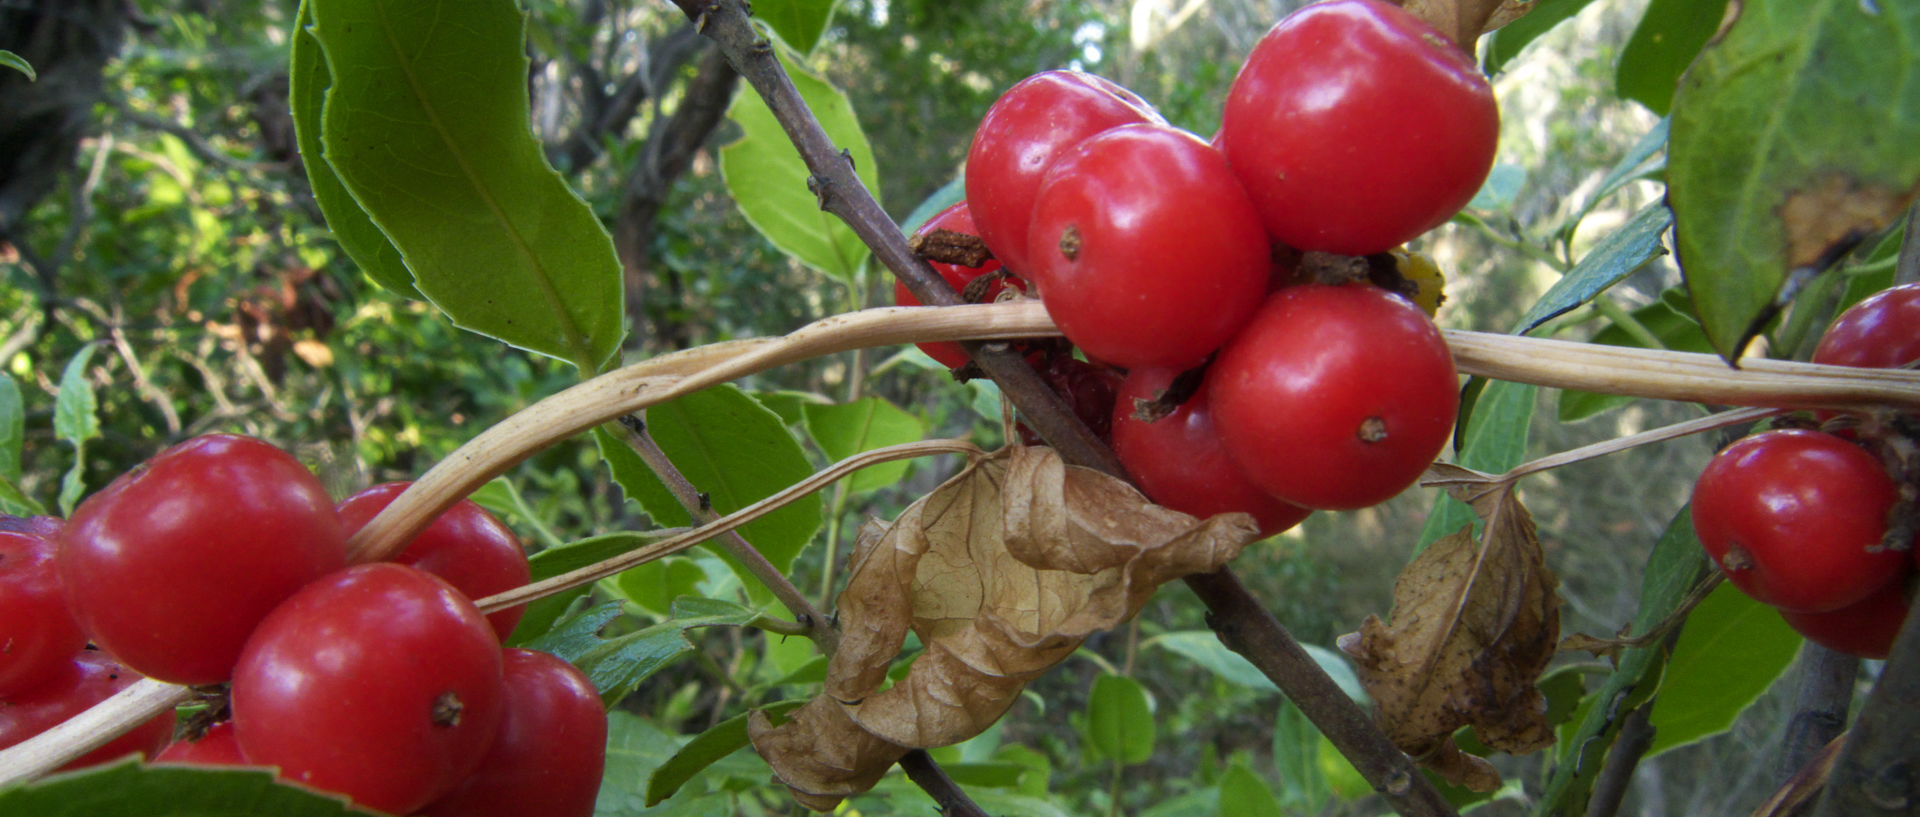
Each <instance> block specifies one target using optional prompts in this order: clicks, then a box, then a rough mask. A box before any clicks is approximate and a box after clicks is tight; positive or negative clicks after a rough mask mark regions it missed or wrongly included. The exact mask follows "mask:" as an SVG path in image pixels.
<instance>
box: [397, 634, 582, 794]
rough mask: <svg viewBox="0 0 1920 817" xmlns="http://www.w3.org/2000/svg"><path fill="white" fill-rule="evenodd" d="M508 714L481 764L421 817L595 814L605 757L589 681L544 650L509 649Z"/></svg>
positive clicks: (572, 667) (507, 678) (507, 674)
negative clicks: (595, 800)
mask: <svg viewBox="0 0 1920 817" xmlns="http://www.w3.org/2000/svg"><path fill="white" fill-rule="evenodd" d="M505 657H506V665H505V666H506V714H505V717H504V718H502V720H501V721H500V732H499V734H497V735H496V736H495V737H494V739H493V748H492V749H491V750H489V751H488V752H487V757H486V759H485V760H482V761H481V762H480V768H479V769H477V770H475V771H474V773H473V774H472V775H469V776H468V777H467V779H466V781H465V782H463V783H461V784H460V786H459V787H458V788H456V789H454V790H453V791H452V792H450V793H448V794H447V795H446V796H445V797H442V798H440V799H438V800H435V801H434V802H432V803H430V804H428V805H427V807H426V809H425V810H424V811H422V812H421V814H423V815H425V817H592V815H593V805H594V799H595V798H596V797H597V796H598V795H599V793H600V780H601V776H602V774H603V773H604V771H605V769H606V764H607V712H606V710H605V709H604V708H603V707H602V706H601V704H600V693H599V691H598V690H596V689H594V686H593V682H592V681H589V680H587V676H586V675H585V674H583V673H581V672H580V670H578V669H575V668H574V666H573V665H572V664H569V663H567V662H566V661H563V660H561V659H559V658H556V657H554V656H552V655H549V654H547V653H544V652H536V651H533V650H521V649H509V650H507V651H506V656H505Z"/></svg>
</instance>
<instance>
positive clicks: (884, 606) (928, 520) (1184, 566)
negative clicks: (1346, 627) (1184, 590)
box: [753, 446, 1259, 810]
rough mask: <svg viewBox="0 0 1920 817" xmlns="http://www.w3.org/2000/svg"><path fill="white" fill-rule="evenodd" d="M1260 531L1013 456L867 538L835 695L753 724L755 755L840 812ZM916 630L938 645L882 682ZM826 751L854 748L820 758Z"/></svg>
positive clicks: (1052, 459) (989, 463)
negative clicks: (786, 717)
mask: <svg viewBox="0 0 1920 817" xmlns="http://www.w3.org/2000/svg"><path fill="white" fill-rule="evenodd" d="M1258 536H1259V533H1258V531H1257V529H1256V527H1255V523H1254V522H1253V518H1252V517H1250V516H1247V515H1245V514H1223V515H1220V516H1216V517H1214V518H1212V519H1208V520H1199V519H1195V518H1193V517H1191V516H1188V515H1186V514H1182V513H1179V512H1176V511H1171V510H1168V509H1166V508H1162V507H1159V506H1157V505H1154V504H1152V503H1151V502H1149V501H1148V500H1147V499H1146V498H1145V497H1144V496H1142V495H1141V494H1140V493H1139V491H1137V490H1135V489H1134V488H1133V487H1132V486H1130V485H1127V484H1126V483H1125V482H1122V481H1120V480H1117V479H1114V478H1112V477H1109V476H1106V475H1104V474H1101V473H1099V472H1097V471H1092V470H1089V469H1084V468H1077V467H1071V466H1067V465H1065V464H1064V463H1062V462H1061V461H1060V458H1059V456H1058V455H1057V454H1055V453H1054V452H1053V450H1052V449H1049V448H1043V447H1024V446H1020V447H1014V448H1009V449H1004V450H1002V451H1000V452H998V453H996V454H994V455H993V456H991V457H988V458H985V459H982V460H980V461H978V462H976V463H973V464H972V465H970V466H969V467H968V468H967V469H966V470H964V471H962V472H961V473H960V474H959V475H958V476H955V477H954V478H953V479H951V480H948V481H947V482H946V483H945V484H943V485H941V486H940V487H939V488H937V489H935V490H934V492H933V493H931V494H929V495H927V496H926V497H924V498H922V499H921V500H920V501H918V502H915V503H914V504H913V505H912V506H910V507H908V509H907V510H906V511H905V512H904V513H902V514H901V515H900V518H899V519H898V520H896V521H895V522H894V523H893V524H891V525H882V524H879V523H869V524H868V525H867V527H866V528H864V529H863V530H862V531H861V533H860V537H859V542H858V544H857V545H856V549H855V553H854V562H853V569H852V573H851V576H850V577H849V579H848V583H847V589H846V590H845V591H844V592H843V593H842V594H841V596H840V606H839V610H840V622H841V626H842V627H843V628H844V634H843V637H842V640H841V642H840V647H839V649H838V650H837V651H836V652H835V653H834V655H833V656H832V660H831V663H830V664H829V667H828V673H827V682H826V689H825V694H824V695H823V696H822V697H820V698H816V699H815V700H813V701H811V702H809V703H808V704H807V705H806V706H805V707H802V708H801V709H800V710H798V711H797V712H796V713H795V714H796V716H797V717H796V718H795V719H794V720H793V721H790V722H788V723H786V724H782V725H780V726H773V725H771V724H770V723H758V722H757V723H756V724H755V727H754V730H753V743H754V747H755V748H756V749H757V750H759V752H760V754H761V756H762V757H765V758H766V759H767V761H768V763H769V764H770V765H772V766H773V769H774V773H775V774H776V775H778V776H779V777H780V779H781V780H783V781H785V782H786V783H787V784H788V785H789V786H791V787H792V788H793V789H794V791H795V794H796V796H797V797H799V798H800V800H801V802H802V803H804V804H806V805H808V806H809V807H812V808H816V809H823V810H824V809H825V808H830V807H832V805H833V803H834V802H836V801H837V800H838V799H839V798H841V797H845V796H847V795H849V794H854V793H858V792H859V791H864V790H865V786H870V785H872V782H873V781H874V780H877V779H878V778H879V776H880V775H882V774H884V773H885V772H886V769H887V767H888V766H890V765H892V763H893V762H894V761H895V760H897V759H898V758H899V756H900V754H904V753H905V752H906V751H907V750H908V749H913V748H922V747H934V746H946V745H950V744H953V743H958V742H960V741H963V740H966V739H967V738H970V737H973V736H975V735H978V734H980V733H981V732H983V731H985V730H986V729H987V727H989V726H992V725H993V723H994V722H995V721H996V720H998V719H999V718H1000V716H1001V715H1002V714H1004V713H1005V712H1006V710H1007V708H1008V707H1010V706H1012V705H1013V703H1014V701H1016V700H1017V699H1018V698H1019V695H1020V691H1021V690H1022V689H1023V688H1024V687H1025V686H1026V684H1027V682H1028V681H1030V680H1032V679H1033V678H1035V677H1037V676H1039V675H1040V674H1041V673H1044V672H1046V671H1047V670H1048V669H1049V668H1051V667H1052V666H1053V665H1055V664H1058V663H1059V662H1060V661H1062V660H1064V659H1065V658H1066V657H1067V656H1068V655H1070V654H1072V652H1073V651H1074V650H1075V649H1077V648H1078V647H1079V646H1080V643H1081V642H1082V641H1084V640H1085V639H1086V637H1087V636H1088V635H1090V634H1092V633H1093V632H1096V631H1098V630H1103V629H1108V628H1112V627H1114V626H1117V625H1119V624H1121V623H1123V622H1125V621H1126V620H1127V619H1129V618H1132V617H1133V616H1134V614H1136V613H1138V612H1139V611H1140V608H1141V607H1142V606H1143V605H1145V604H1146V602H1147V599H1148V598H1150V597H1151V596H1152V595H1153V592H1154V590H1155V589H1156V588H1158V587H1159V586H1160V585H1161V584H1164V583H1166V582H1168V581H1171V580H1173V579H1177V578H1180V577H1182V576H1186V575H1189V574H1193V573H1202V572H1209V571H1213V570H1218V569H1219V568H1221V567H1222V566H1224V565H1225V564H1226V563H1227V562H1228V561H1230V560H1231V559H1232V558H1233V557H1234V556H1236V555H1238V554H1239V552H1240V549H1241V548H1243V547H1245V546H1246V544H1247V543H1249V542H1252V541H1254V540H1255V539H1257V538H1258ZM909 631H912V632H914V633H916V634H918V635H919V636H920V640H921V642H922V643H923V644H924V645H925V646H926V650H925V652H924V653H922V654H921V655H920V657H919V658H918V659H917V660H916V661H915V662H914V664H913V667H912V668H911V669H910V670H909V671H908V673H907V675H906V677H904V678H902V679H900V681H899V682H897V683H895V684H894V685H892V686H891V687H883V685H884V684H885V681H886V677H887V669H888V667H889V666H891V665H892V663H893V661H894V659H895V658H897V657H898V655H899V652H900V649H901V646H902V645H903V644H904V643H905V641H906V636H907V633H908V632H909ZM821 709H833V710H834V711H835V712H836V713H838V714H837V715H836V716H834V717H828V716H826V715H825V714H824V713H823V712H819V711H817V710H821ZM810 710H811V711H810ZM763 727H764V728H763ZM849 730H851V731H849ZM855 733H857V735H856V734H855ZM862 741H864V742H865V743H862ZM826 746H836V747H843V748H844V747H856V748H846V749H845V750H844V751H838V752H837V753H836V754H834V755H833V756H831V757H830V758H828V759H827V760H825V761H822V760H820V759H817V758H814V757H810V756H809V753H812V752H815V751H818V749H819V747H826ZM883 746H884V747H891V749H888V750H886V751H880V750H878V749H877V747H883ZM896 750H897V751H896ZM890 753H891V754H890ZM855 761H858V763H856V762H855ZM862 764H864V765H862ZM862 784H864V785H862Z"/></svg>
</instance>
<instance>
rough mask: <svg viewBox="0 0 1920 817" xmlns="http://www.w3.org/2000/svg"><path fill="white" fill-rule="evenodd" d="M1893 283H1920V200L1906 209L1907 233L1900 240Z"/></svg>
mask: <svg viewBox="0 0 1920 817" xmlns="http://www.w3.org/2000/svg"><path fill="white" fill-rule="evenodd" d="M1893 283H1894V284H1895V285H1899V284H1912V283H1920V202H1916V203H1915V204H1914V205H1913V206H1912V207H1909V208H1908V209H1907V235H1906V238H1903V239H1901V240H1900V260H1899V263H1898V264H1896V265H1895V266H1894V268H1893Z"/></svg>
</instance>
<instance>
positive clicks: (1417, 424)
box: [1207, 284, 1460, 510]
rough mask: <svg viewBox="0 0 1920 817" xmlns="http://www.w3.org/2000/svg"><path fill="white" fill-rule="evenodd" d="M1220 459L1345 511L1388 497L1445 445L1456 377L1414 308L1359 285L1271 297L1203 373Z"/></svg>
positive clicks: (1297, 498) (1310, 501) (1286, 496)
mask: <svg viewBox="0 0 1920 817" xmlns="http://www.w3.org/2000/svg"><path fill="white" fill-rule="evenodd" d="M1207 387H1208V388H1209V389H1211V390H1212V400H1213V413H1214V423H1215V424H1216V425H1218V426H1219V429H1220V438H1221V440H1222V441H1224V442H1225V443H1226V446H1227V451H1228V453H1229V454H1231V455H1232V456H1233V459H1234V461H1235V462H1237V463H1239V464H1240V468H1241V470H1243V471H1245V472H1246V474H1247V476H1248V478H1250V479H1252V480H1253V482H1254V484H1256V485H1259V486H1260V487H1261V488H1262V489H1264V490H1266V492H1267V493H1269V494H1272V495H1274V496H1275V497H1277V498H1279V499H1282V500H1285V501H1287V502H1291V503H1293V504H1295V505H1299V506H1302V507H1306V508H1315V509H1324V510H1346V509H1352V508H1364V507H1367V506H1369V505H1375V504H1378V503H1380V502H1384V501H1386V500H1388V499H1391V498H1392V497H1393V496H1394V495H1396V494H1398V493H1400V492H1401V491H1402V490H1404V489H1405V488H1406V487H1407V486H1409V485H1412V484H1413V482H1414V480H1417V479H1419V478H1420V474H1421V473H1422V472H1424V471H1425V470H1426V467H1427V466H1428V465H1429V464H1431V463H1432V462H1433V458H1434V457H1435V456H1437V455H1438V454H1439V453H1440V449H1441V448H1442V447H1443V446H1445V445H1446V443H1447V439H1448V436H1449V432H1451V431H1452V429H1453V421H1454V418H1455V416H1456V414H1457V413H1458V412H1459V408H1460V395H1459V388H1460V384H1459V378H1458V376H1457V375H1456V374H1455V371H1454V367H1453V356H1452V354H1451V353H1450V352H1449V351H1448V349H1447V344H1446V341H1445V339H1444V338H1442V337H1441V335H1440V330H1439V329H1438V328H1435V327H1434V325H1433V321H1431V320H1429V319H1428V318H1427V315H1426V313H1424V312H1422V311H1420V307H1418V306H1415V305H1413V303H1412V302H1410V301H1408V300H1406V299H1405V298H1401V297H1400V296H1398V295H1394V294H1392V293H1390V292H1387V291H1386V290H1383V289H1380V288H1378V287H1373V286H1369V285H1365V284H1347V285H1341V286H1329V285H1324V284H1302V285H1298V286H1292V287H1287V288H1285V289H1282V290H1280V291H1279V292H1276V293H1274V294H1273V295H1272V296H1270V297H1269V298H1268V299H1267V302H1266V303H1265V304H1263V305H1262V306H1261V307H1260V311H1259V312H1258V313H1257V314H1255V315H1254V317H1253V320H1252V322H1250V323H1248V324H1247V326H1246V328H1245V329H1243V330H1241V332H1240V334H1239V335H1238V336H1236V337H1235V338H1234V339H1233V342H1231V343H1229V344H1227V346H1226V348H1224V349H1222V350H1220V356H1219V357H1218V358H1216V359H1215V360H1214V362H1213V366H1212V368H1211V369H1209V370H1208V372H1207Z"/></svg>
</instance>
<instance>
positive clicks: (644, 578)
mask: <svg viewBox="0 0 1920 817" xmlns="http://www.w3.org/2000/svg"><path fill="white" fill-rule="evenodd" d="M706 580H707V571H705V570H702V569H700V563H699V562H696V561H694V560H692V559H688V558H685V557H682V556H668V557H667V558H665V559H658V560H655V561H651V562H648V563H646V564H643V565H639V566H637V567H633V568H630V569H628V570H625V571H622V572H621V573H620V574H619V575H617V576H614V577H613V580H612V581H611V582H607V584H611V585H612V590H613V592H614V593H616V594H618V595H619V596H620V598H622V599H625V600H627V601H628V602H631V603H632V604H633V605H634V606H635V607H639V608H640V609H642V610H645V611H647V612H649V613H652V614H654V615H657V616H664V615H667V614H668V611H670V610H672V609H673V600H674V599H677V598H680V597H681V596H685V595H690V594H692V593H694V592H697V591H698V590H699V588H700V583H701V582H703V581H706Z"/></svg>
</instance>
